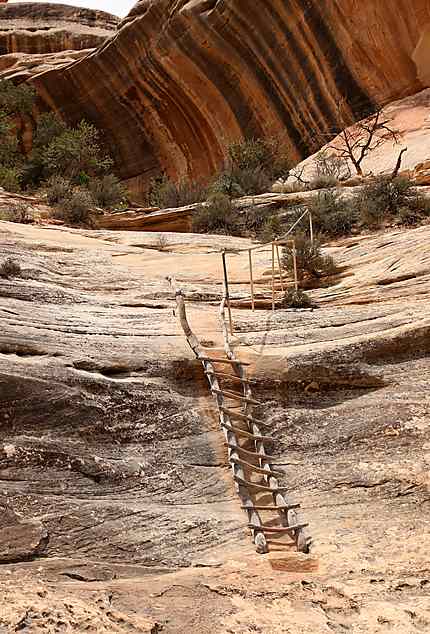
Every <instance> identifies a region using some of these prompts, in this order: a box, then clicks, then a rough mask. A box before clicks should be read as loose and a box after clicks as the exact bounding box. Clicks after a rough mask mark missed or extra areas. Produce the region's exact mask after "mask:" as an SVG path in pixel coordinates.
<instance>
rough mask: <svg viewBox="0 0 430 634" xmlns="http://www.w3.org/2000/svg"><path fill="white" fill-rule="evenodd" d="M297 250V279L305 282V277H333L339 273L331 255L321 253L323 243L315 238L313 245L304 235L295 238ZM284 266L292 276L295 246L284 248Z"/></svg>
mask: <svg viewBox="0 0 430 634" xmlns="http://www.w3.org/2000/svg"><path fill="white" fill-rule="evenodd" d="M294 240H295V248H296V262H297V277H298V279H299V280H303V279H304V278H305V277H311V278H315V277H316V278H319V277H323V276H326V275H333V274H334V273H336V272H337V267H336V264H335V262H334V260H333V258H332V257H331V256H329V255H324V254H323V253H322V252H321V242H320V241H319V240H318V239H317V238H315V239H314V241H313V243H312V242H311V240H310V239H309V238H308V237H307V236H306V234H304V233H299V234H296V235H295V237H294ZM282 264H283V266H284V268H285V269H286V270H287V271H288V272H289V273H291V274H293V273H294V256H293V246H292V245H291V246H290V245H287V246H285V247H284V248H283V253H282Z"/></svg>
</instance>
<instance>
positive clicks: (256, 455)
mask: <svg viewBox="0 0 430 634" xmlns="http://www.w3.org/2000/svg"><path fill="white" fill-rule="evenodd" d="M226 445H227V447H229V448H230V449H237V451H241V452H242V453H244V454H246V455H247V456H252V457H254V458H259V459H260V460H265V461H266V462H270V463H271V464H276V462H273V459H272V456H267V455H266V454H264V455H262V454H260V453H257V452H256V451H250V450H249V449H245V447H240V446H239V445H233V444H232V443H230V442H228V443H226Z"/></svg>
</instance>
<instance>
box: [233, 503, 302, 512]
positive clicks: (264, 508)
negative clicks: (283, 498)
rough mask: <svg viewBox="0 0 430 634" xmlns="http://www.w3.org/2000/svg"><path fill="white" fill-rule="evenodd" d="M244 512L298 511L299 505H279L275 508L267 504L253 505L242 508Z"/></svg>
mask: <svg viewBox="0 0 430 634" xmlns="http://www.w3.org/2000/svg"><path fill="white" fill-rule="evenodd" d="M242 508H243V509H244V510H245V511H251V510H254V509H255V510H256V511H291V510H294V509H299V508H300V504H299V503H297V504H280V505H279V506H275V505H274V504H268V505H267V506H260V505H258V504H255V505H254V506H242Z"/></svg>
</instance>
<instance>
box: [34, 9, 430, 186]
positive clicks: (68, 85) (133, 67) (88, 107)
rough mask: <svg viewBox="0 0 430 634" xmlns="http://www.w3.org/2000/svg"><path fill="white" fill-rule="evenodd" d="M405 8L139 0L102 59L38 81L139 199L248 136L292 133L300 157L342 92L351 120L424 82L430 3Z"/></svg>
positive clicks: (209, 165) (197, 173)
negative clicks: (163, 177) (101, 141)
mask: <svg viewBox="0 0 430 634" xmlns="http://www.w3.org/2000/svg"><path fill="white" fill-rule="evenodd" d="M395 5H396V6H395V11H394V10H393V3H392V1H391V0H381V1H379V2H377V3H375V2H374V0H362V1H361V2H360V3H359V4H357V2H356V0H342V1H340V0H294V1H292V0H291V1H290V0H288V1H287V0H253V2H252V3H250V2H249V1H248V0H225V1H221V0H180V1H179V2H171V1H170V0H141V1H140V2H138V3H137V5H136V6H135V8H134V9H133V10H132V11H131V13H130V15H129V16H128V17H127V18H126V19H125V20H124V21H123V22H122V24H121V28H120V29H119V32H118V33H117V34H116V35H115V36H113V37H112V38H111V39H110V40H109V42H107V43H106V44H105V45H103V46H102V47H100V48H99V49H98V50H97V51H96V52H95V53H94V54H92V55H91V56H89V57H86V58H85V59H84V60H81V61H79V62H77V63H75V64H72V65H71V66H68V67H67V68H62V69H59V70H52V71H50V72H48V73H45V74H43V75H41V76H38V77H37V79H35V84H36V86H37V88H38V90H39V93H40V95H41V98H42V100H43V101H44V102H45V104H46V105H47V106H48V107H50V108H51V107H52V108H55V109H58V110H59V111H60V112H62V113H63V114H64V116H65V117H66V118H67V119H68V120H69V121H72V122H73V121H76V120H77V119H80V118H81V117H82V115H83V114H84V115H85V116H87V117H88V118H89V119H92V120H94V121H95V122H96V123H97V125H99V126H100V127H101V128H104V129H106V130H107V131H108V133H109V137H110V138H111V139H112V147H113V150H114V153H115V158H116V159H117V164H118V166H119V168H120V170H121V176H122V178H123V179H125V180H126V181H128V185H129V187H130V189H131V190H132V191H133V192H134V193H135V194H137V195H138V194H141V193H142V191H143V190H144V189H145V187H146V185H147V183H148V180H149V178H150V177H151V176H153V175H155V174H159V173H160V172H161V171H166V172H168V173H169V174H170V175H171V176H174V177H178V176H185V175H187V174H188V175H190V176H193V177H202V176H205V175H209V174H211V173H213V171H214V169H216V168H218V167H219V165H220V163H221V162H222V159H223V157H224V156H225V154H226V148H227V146H228V145H229V144H230V143H231V142H232V141H233V140H236V139H237V138H240V137H241V136H243V135H246V136H251V135H254V136H257V137H260V136H265V135H273V134H274V135H286V136H287V139H288V142H289V143H290V145H291V153H292V156H293V157H295V158H297V159H300V158H302V157H304V156H305V155H307V154H309V153H310V152H312V151H314V150H315V149H316V145H315V132H314V131H315V130H326V129H328V128H331V127H333V125H335V124H336V117H337V105H338V103H339V100H340V99H342V98H343V97H346V99H347V100H348V103H349V107H350V113H349V116H350V119H351V122H352V121H353V120H354V119H356V118H358V117H360V116H362V115H363V114H364V113H366V111H367V110H368V108H369V107H370V106H371V104H373V103H375V102H376V103H386V102H388V101H390V100H393V99H397V98H400V97H404V96H406V95H411V94H414V93H416V92H418V91H420V90H422V89H423V88H424V87H427V85H428V73H427V71H426V68H427V61H426V60H427V57H426V50H427V48H426V46H427V43H428V29H429V25H430V1H429V0H414V1H413V2H410V1H409V0H398V1H397V2H396V3H395ZM94 78H96V81H94ZM347 114H348V113H347Z"/></svg>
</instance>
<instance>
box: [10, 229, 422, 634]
mask: <svg viewBox="0 0 430 634" xmlns="http://www.w3.org/2000/svg"><path fill="white" fill-rule="evenodd" d="M165 235H167V239H168V243H167V245H165V247H164V248H163V249H162V250H157V238H158V237H159V234H156V233H145V234H142V233H138V232H119V231H118V232H116V231H112V232H109V231H93V232H90V231H84V230H73V229H69V228H49V227H38V226H28V225H13V224H11V223H4V222H0V242H1V251H2V258H1V260H2V259H3V258H4V257H7V256H10V257H13V258H16V259H17V260H18V261H19V262H20V264H21V267H22V273H23V274H22V277H19V278H12V279H1V278H0V325H1V328H0V484H1V489H0V514H1V517H0V559H1V558H2V560H3V562H4V564H5V565H0V629H1V627H4V628H6V631H17V630H16V628H17V627H19V629H24V626H25V627H27V628H28V629H29V631H35V632H37V631H46V630H47V629H48V625H49V626H50V627H51V628H52V627H53V624H55V625H58V627H60V626H61V627H63V628H64V627H66V626H69V625H70V629H71V628H72V626H73V627H74V628H75V629H76V630H77V631H84V630H86V629H88V631H90V632H91V631H94V632H130V631H131V632H133V631H137V632H142V631H143V632H145V631H148V632H157V631H159V630H161V627H160V628H158V625H157V623H160V625H161V626H162V627H163V629H162V631H163V633H164V632H167V634H182V633H183V632H190V634H211V633H219V634H221V633H222V634H224V633H225V632H228V631H230V632H234V633H235V634H251V633H255V632H259V631H260V632H264V633H265V634H266V633H267V634H303V633H305V632H306V633H308V634H329V633H330V632H343V631H345V630H349V631H353V632H357V633H360V634H361V633H363V634H364V633H365V632H378V634H390V633H391V632H393V631H396V630H397V631H398V632H402V633H403V632H408V634H409V633H410V634H414V633H415V632H417V633H418V632H423V631H427V630H428V628H429V624H430V611H429V602H428V595H429V588H430V576H429V571H428V549H429V536H430V532H429V530H428V504H429V479H428V473H429V458H430V457H429V452H428V447H429V420H430V419H429V414H430V410H429V397H428V394H429V387H430V376H429V370H428V355H429V354H430V309H429V306H430V303H429V297H430V262H429V256H428V244H429V237H430V226H429V225H426V226H422V227H418V228H416V229H412V230H407V231H404V230H393V231H390V232H385V233H382V234H379V235H374V236H360V237H354V238H349V239H347V240H343V241H339V242H338V243H336V244H334V245H332V246H331V253H332V254H333V255H334V256H335V258H336V260H337V261H338V262H339V264H341V265H342V266H345V267H347V271H346V273H345V275H344V277H343V278H342V279H341V280H339V283H338V284H336V286H334V287H331V288H322V289H319V290H316V291H312V295H313V296H314V297H315V298H317V300H318V303H319V308H318V310H315V311H305V312H302V311H297V312H296V311H289V310H278V311H276V312H275V314H274V315H272V313H271V311H256V312H254V313H252V312H251V311H250V310H249V311H248V310H243V311H242V310H233V316H234V323H235V333H236V338H235V341H236V345H237V353H238V354H239V355H240V356H241V358H243V359H244V360H247V361H249V362H250V363H251V365H250V366H249V372H250V374H251V375H252V376H253V378H254V379H255V385H254V387H253V392H254V394H255V396H256V398H257V399H258V400H259V401H261V402H263V403H264V405H263V406H260V407H259V408H258V410H256V417H258V418H261V419H262V420H264V421H266V422H267V423H268V424H269V425H270V433H271V435H273V437H274V438H275V439H276V443H275V444H274V447H273V452H274V455H275V458H276V460H277V461H278V462H282V463H283V464H284V466H285V469H286V475H285V479H284V480H283V484H285V485H287V486H288V488H289V492H290V493H291V495H292V497H293V498H294V499H295V500H297V501H301V502H302V504H303V512H304V515H305V517H306V520H307V521H309V522H310V532H311V534H312V536H313V538H314V547H313V549H312V551H311V554H310V555H306V556H305V555H298V554H296V553H295V552H293V551H290V550H289V549H288V545H287V547H285V546H284V547H281V546H280V545H279V544H275V545H273V550H272V551H271V552H270V553H269V555H268V556H259V555H257V554H256V553H255V551H254V548H253V546H252V544H251V539H250V536H249V534H248V531H247V529H246V518H245V517H244V515H243V512H242V511H241V509H240V502H239V499H238V497H237V496H236V493H235V491H234V487H233V486H232V482H231V479H230V475H229V472H228V469H227V462H226V448H225V447H224V446H223V444H222V440H223V436H222V434H221V431H220V429H219V423H218V421H217V419H216V416H215V415H214V414H215V413H214V408H213V403H212V400H211V397H210V395H209V393H208V389H207V386H206V383H205V379H204V376H203V374H202V368H201V364H198V363H196V361H195V359H194V357H193V354H192V353H191V351H190V350H189V349H188V348H187V346H186V343H185V340H184V336H183V333H182V331H181V329H180V327H179V326H178V324H177V321H176V318H175V317H174V315H173V314H172V309H173V308H174V301H173V299H172V291H171V290H170V288H169V286H168V284H167V282H166V280H165V276H166V275H168V274H172V273H173V274H175V276H176V279H177V282H178V285H180V286H181V287H182V288H184V290H185V291H186V296H187V309H188V315H189V319H190V323H191V324H192V326H193V328H194V330H195V332H196V333H197V334H198V335H199V337H200V338H201V339H202V340H204V341H205V345H206V346H207V348H208V351H209V349H210V348H214V347H216V348H220V346H222V338H221V337H220V328H219V324H218V321H217V314H218V302H213V303H211V301H210V300H217V299H219V297H220V293H221V292H222V291H221V286H220V280H221V279H222V278H221V276H222V265H221V258H220V254H219V250H220V249H221V248H222V247H224V248H228V249H229V250H230V254H229V256H228V266H229V271H230V277H231V282H232V283H231V290H232V294H233V296H234V297H237V296H242V297H243V296H244V295H245V294H246V295H248V296H249V286H248V284H247V283H246V282H247V265H248V261H247V253H246V252H245V253H238V251H237V250H238V249H240V248H241V247H246V246H250V242H249V241H247V240H243V239H240V238H231V237H225V236H196V235H192V234H165ZM1 260H0V262H1ZM269 263H270V248H269V250H263V251H261V252H257V253H256V254H255V283H256V288H258V290H259V291H260V290H261V289H262V288H265V289H266V290H267V291H269V289H270V281H269V282H268V281H267V278H266V280H265V279H264V278H265V276H264V272H265V271H266V270H267V269H268V267H269ZM220 349H222V348H220ZM283 541H284V542H285V539H283ZM13 562H15V563H13ZM65 624H66V625H65ZM31 628H34V629H33V630H32V629H31ZM38 628H39V629H38ZM145 628H146V629H145ZM48 631H49V630H48Z"/></svg>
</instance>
